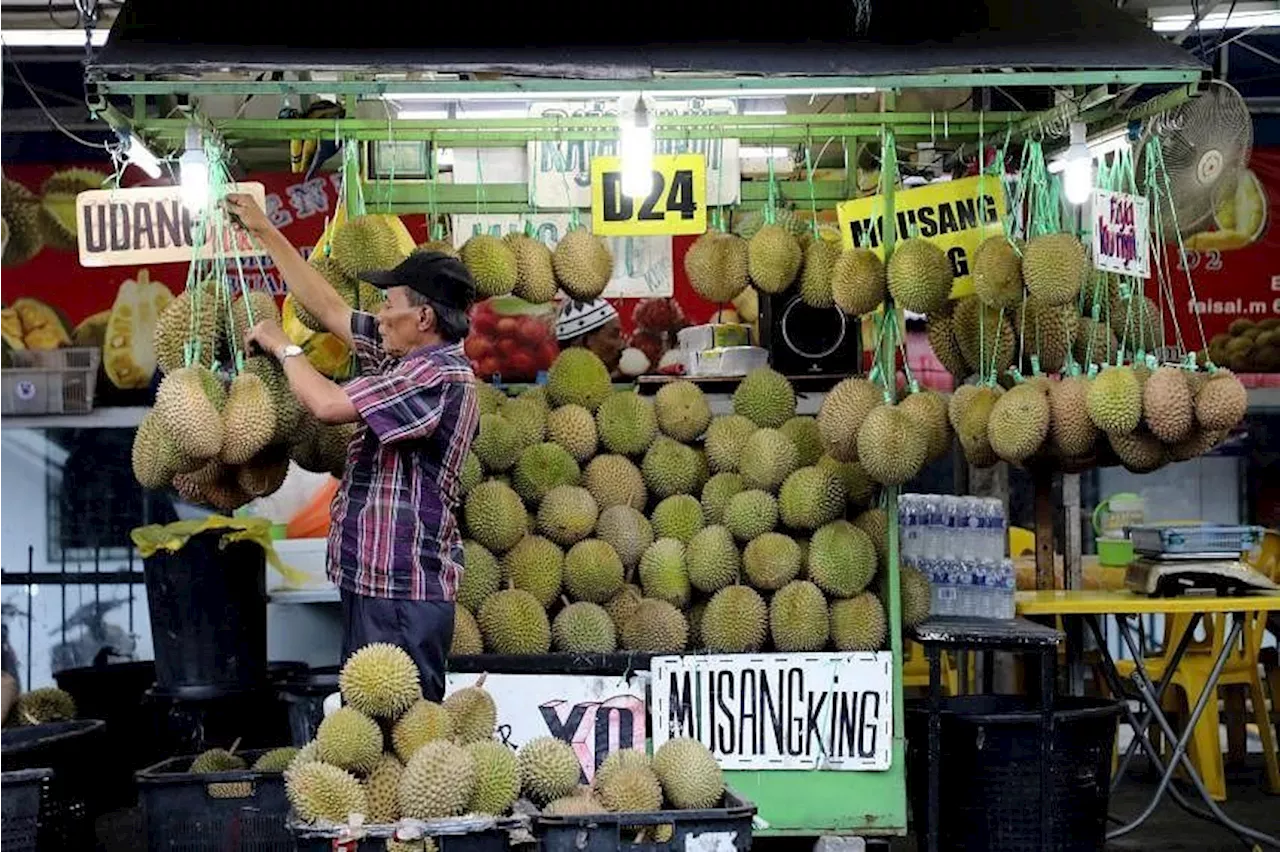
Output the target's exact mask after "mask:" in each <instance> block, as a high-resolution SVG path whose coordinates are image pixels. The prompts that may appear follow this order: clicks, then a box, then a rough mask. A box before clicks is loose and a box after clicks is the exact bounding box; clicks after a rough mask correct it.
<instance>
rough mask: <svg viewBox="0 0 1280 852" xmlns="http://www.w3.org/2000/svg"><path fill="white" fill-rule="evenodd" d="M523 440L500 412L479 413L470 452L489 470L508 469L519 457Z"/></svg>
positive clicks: (522, 447)
mask: <svg viewBox="0 0 1280 852" xmlns="http://www.w3.org/2000/svg"><path fill="white" fill-rule="evenodd" d="M523 449H524V446H523V441H521V439H520V433H519V432H518V431H517V430H516V427H515V426H514V425H513V424H512V423H511V422H510V421H508V420H507V418H505V417H503V416H502V415H501V414H481V415H480V429H479V431H478V432H476V436H475V439H474V440H473V441H472V442H471V452H473V453H475V454H476V458H478V459H480V464H482V465H484V469H485V470H487V471H490V472H495V473H497V472H501V471H505V470H510V469H511V466H512V465H514V464H515V463H516V461H518V460H519V458H520V452H521V450H523Z"/></svg>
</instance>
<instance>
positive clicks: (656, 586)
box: [640, 536, 692, 609]
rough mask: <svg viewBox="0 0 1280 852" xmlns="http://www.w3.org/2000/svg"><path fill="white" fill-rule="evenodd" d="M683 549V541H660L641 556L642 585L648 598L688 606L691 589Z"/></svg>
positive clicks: (682, 606)
mask: <svg viewBox="0 0 1280 852" xmlns="http://www.w3.org/2000/svg"><path fill="white" fill-rule="evenodd" d="M691 537H692V536H691ZM684 550H685V544H684V542H683V541H680V540H679V539H674V538H660V539H658V540H657V541H655V542H654V543H653V544H651V545H649V547H648V548H647V549H646V550H645V552H644V555H643V556H641V557H640V585H641V586H642V587H643V589H644V596H645V597H647V598H653V599H655V600H660V601H666V602H667V603H669V604H671V605H672V606H677V607H680V608H682V609H683V608H684V607H686V606H688V604H689V597H690V595H691V594H692V587H691V586H690V584H689V571H688V569H687V568H686V567H685V562H684Z"/></svg>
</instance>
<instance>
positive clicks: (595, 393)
mask: <svg viewBox="0 0 1280 852" xmlns="http://www.w3.org/2000/svg"><path fill="white" fill-rule="evenodd" d="M570 233H573V232H572V231H570ZM612 392H613V385H612V384H611V383H610V379H609V370H608V368H607V367H605V365H604V362H603V361H601V360H600V359H599V358H598V357H597V356H596V354H595V353H594V352H592V351H591V350H589V349H584V348H583V347H581V346H573V347H570V348H568V349H565V350H564V351H563V352H561V353H560V354H559V355H558V356H557V357H556V360H555V361H554V362H552V364H551V369H550V370H548V371H547V398H548V399H550V400H551V404H552V405H555V406H561V405H570V404H572V405H581V406H582V407H583V408H585V409H587V410H588V411H591V412H593V413H594V412H595V410H596V409H597V408H599V407H600V403H602V402H604V401H605V399H606V398H607V397H608V396H609V394H611V393H612Z"/></svg>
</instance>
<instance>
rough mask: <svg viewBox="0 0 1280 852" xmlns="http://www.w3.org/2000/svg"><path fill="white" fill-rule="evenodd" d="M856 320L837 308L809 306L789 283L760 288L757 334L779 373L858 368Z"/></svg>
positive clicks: (818, 373) (809, 373)
mask: <svg viewBox="0 0 1280 852" xmlns="http://www.w3.org/2000/svg"><path fill="white" fill-rule="evenodd" d="M860 338H861V320H860V319H859V318H858V317H852V316H849V315H848V314H846V313H845V312H844V311H842V310H840V309H839V308H835V307H831V308H813V307H810V306H809V305H806V304H805V303H804V301H802V300H801V298H800V294H799V293H798V292H797V291H796V290H795V289H794V288H792V289H789V290H787V291H786V292H784V293H780V294H778V295H776V296H769V295H766V294H764V293H761V294H760V340H761V345H762V346H764V347H765V348H766V349H768V350H769V354H770V362H771V363H772V366H773V369H775V370H777V371H778V372H779V373H782V374H783V375H784V376H846V375H849V374H850V373H860V372H862V369H861V368H862V344H861V340H860Z"/></svg>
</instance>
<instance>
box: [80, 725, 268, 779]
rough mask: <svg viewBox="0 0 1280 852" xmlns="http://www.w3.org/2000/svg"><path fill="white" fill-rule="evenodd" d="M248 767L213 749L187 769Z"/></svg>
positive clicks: (205, 770)
mask: <svg viewBox="0 0 1280 852" xmlns="http://www.w3.org/2000/svg"><path fill="white" fill-rule="evenodd" d="M68 718H70V717H68ZM57 721H61V720H57ZM248 765H249V764H248V763H246V762H245V759H244V758H243V757H241V756H240V755H238V754H232V753H231V752H229V751H227V750H226V749H225V748H211V749H207V750H206V751H202V752H201V753H200V754H199V755H197V756H196V759H195V760H193V761H191V766H190V767H188V768H187V771H188V772H190V773H192V774H194V775H203V774H205V773H208V772H230V771H232V770H234V769H245V768H247V767H248Z"/></svg>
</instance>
